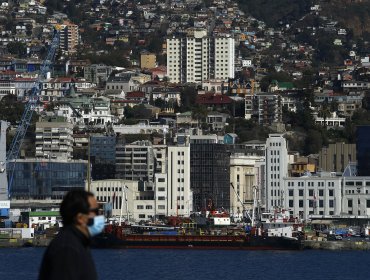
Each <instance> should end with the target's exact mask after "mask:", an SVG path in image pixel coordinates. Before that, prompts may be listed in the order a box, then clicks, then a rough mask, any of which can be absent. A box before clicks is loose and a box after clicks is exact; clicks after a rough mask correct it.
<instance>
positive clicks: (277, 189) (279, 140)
mask: <svg viewBox="0 0 370 280" xmlns="http://www.w3.org/2000/svg"><path fill="white" fill-rule="evenodd" d="M286 176H288V150H287V142H286V140H285V138H284V137H283V135H282V134H270V135H269V138H267V142H266V181H265V182H266V208H267V210H272V209H273V208H274V207H279V206H283V197H284V180H283V178H284V177H286Z"/></svg>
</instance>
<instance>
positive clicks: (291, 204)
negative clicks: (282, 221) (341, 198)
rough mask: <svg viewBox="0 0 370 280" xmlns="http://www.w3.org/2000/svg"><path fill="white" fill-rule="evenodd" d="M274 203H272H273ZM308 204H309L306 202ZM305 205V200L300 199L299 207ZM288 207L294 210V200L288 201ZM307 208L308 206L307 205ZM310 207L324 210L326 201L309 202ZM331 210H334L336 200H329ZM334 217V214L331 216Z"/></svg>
mask: <svg viewBox="0 0 370 280" xmlns="http://www.w3.org/2000/svg"><path fill="white" fill-rule="evenodd" d="M271 203H272V202H271ZM306 203H307V202H306ZM304 205H305V203H304V200H303V199H300V200H298V207H299V208H303V207H304ZM288 206H289V207H290V208H293V207H294V200H293V199H290V200H289V201H288ZM306 206H307V205H306ZM308 207H309V208H316V207H319V208H323V207H324V200H318V201H315V200H308ZM329 208H334V199H330V200H329ZM331 215H332V214H331Z"/></svg>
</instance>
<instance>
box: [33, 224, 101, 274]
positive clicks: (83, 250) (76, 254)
mask: <svg viewBox="0 0 370 280" xmlns="http://www.w3.org/2000/svg"><path fill="white" fill-rule="evenodd" d="M89 245H90V239H89V238H88V237H86V236H85V235H84V234H83V233H82V232H80V231H79V230H78V229H77V228H75V227H74V226H68V227H65V228H62V229H61V231H60V232H59V233H58V235H57V236H56V237H55V238H54V239H53V241H51V243H50V245H49V247H48V248H47V249H46V252H45V254H44V258H43V260H42V264H41V269H40V275H39V279H40V280H60V279H63V280H64V279H65V280H67V279H68V280H80V279H83V280H95V279H97V275H96V270H95V265H94V262H93V259H92V256H91V253H90V249H89Z"/></svg>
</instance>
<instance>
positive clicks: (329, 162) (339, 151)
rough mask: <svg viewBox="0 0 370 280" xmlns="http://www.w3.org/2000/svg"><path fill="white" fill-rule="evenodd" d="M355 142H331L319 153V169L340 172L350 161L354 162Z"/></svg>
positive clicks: (355, 157)
mask: <svg viewBox="0 0 370 280" xmlns="http://www.w3.org/2000/svg"><path fill="white" fill-rule="evenodd" d="M356 161H357V156H356V144H346V143H331V144H329V146H328V147H324V148H322V149H321V151H320V153H319V165H318V168H319V170H322V171H327V172H338V173H342V172H343V171H344V169H345V168H346V167H347V165H348V164H349V163H350V162H356Z"/></svg>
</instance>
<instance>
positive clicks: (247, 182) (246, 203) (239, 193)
mask: <svg viewBox="0 0 370 280" xmlns="http://www.w3.org/2000/svg"><path fill="white" fill-rule="evenodd" d="M261 160H263V161H264V157H260V156H246V155H245V154H244V153H243V154H232V155H231V156H230V183H231V184H232V185H233V186H234V189H232V187H231V189H230V212H231V214H232V215H233V216H234V217H235V216H240V215H241V214H242V213H243V209H245V210H250V209H252V208H253V200H254V189H253V188H254V187H258V186H260V185H259V184H258V183H260V180H259V168H258V163H257V164H256V162H260V161H261ZM256 199H260V197H259V196H258V197H256Z"/></svg>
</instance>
